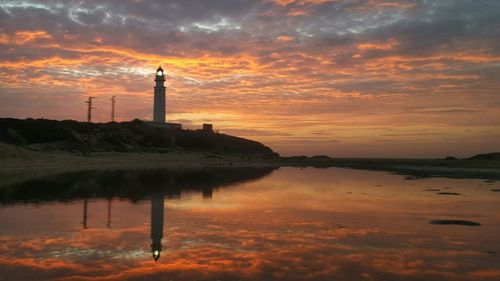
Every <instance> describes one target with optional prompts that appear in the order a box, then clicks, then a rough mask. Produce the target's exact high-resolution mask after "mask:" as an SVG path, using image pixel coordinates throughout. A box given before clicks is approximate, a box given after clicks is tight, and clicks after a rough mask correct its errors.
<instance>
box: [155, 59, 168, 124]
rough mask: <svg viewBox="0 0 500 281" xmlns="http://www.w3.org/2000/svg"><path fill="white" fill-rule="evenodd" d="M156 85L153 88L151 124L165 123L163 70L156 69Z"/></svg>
mask: <svg viewBox="0 0 500 281" xmlns="http://www.w3.org/2000/svg"><path fill="white" fill-rule="evenodd" d="M155 82H156V85H155V87H154V91H155V95H154V110H153V122H154V123H165V106H166V102H165V90H166V88H165V75H164V73H163V68H161V66H160V67H158V69H157V70H156V77H155Z"/></svg>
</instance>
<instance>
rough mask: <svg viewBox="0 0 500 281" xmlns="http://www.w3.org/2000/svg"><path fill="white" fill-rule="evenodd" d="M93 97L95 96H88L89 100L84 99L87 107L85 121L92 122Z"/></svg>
mask: <svg viewBox="0 0 500 281" xmlns="http://www.w3.org/2000/svg"><path fill="white" fill-rule="evenodd" d="M93 99H95V97H89V100H88V101H86V102H85V103H86V104H88V108H87V122H89V123H90V122H92V109H94V107H92V100H93Z"/></svg>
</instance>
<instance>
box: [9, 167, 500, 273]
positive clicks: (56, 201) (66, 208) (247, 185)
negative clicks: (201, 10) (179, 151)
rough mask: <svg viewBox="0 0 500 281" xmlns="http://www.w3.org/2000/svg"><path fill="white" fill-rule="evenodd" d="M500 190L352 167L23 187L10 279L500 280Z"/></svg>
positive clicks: (14, 207) (126, 177)
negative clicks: (405, 176)
mask: <svg viewBox="0 0 500 281" xmlns="http://www.w3.org/2000/svg"><path fill="white" fill-rule="evenodd" d="M499 187H500V184H499V183H486V182H484V181H481V180H467V179H463V180H458V179H443V178H436V179H421V180H405V178H404V177H403V176H400V175H392V174H389V173H384V172H373V171H363V170H352V169H340V168H329V169H313V168H306V169H298V168H281V169H273V168H253V169H244V168H238V169H222V168H219V169H204V170H202V171H197V170H187V171H186V170H175V171H163V170H154V171H137V170H136V171H109V172H106V171H104V172H102V171H95V172H82V173H70V174H65V175H56V176H50V177H45V178H41V179H30V180H27V181H13V182H12V183H10V184H8V186H7V187H5V186H4V187H2V188H0V206H1V207H0V280H500V236H499V234H500V204H499V203H500V192H495V191H492V190H496V189H498V188H499ZM155 258H156V259H157V261H155Z"/></svg>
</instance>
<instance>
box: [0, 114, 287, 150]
mask: <svg viewBox="0 0 500 281" xmlns="http://www.w3.org/2000/svg"><path fill="white" fill-rule="evenodd" d="M0 142H4V143H8V144H11V145H15V146H20V147H23V148H26V149H29V150H36V151H58V150H59V151H68V152H73V153H77V154H87V153H90V152H113V151H114V152H168V151H175V150H189V151H208V152H214V153H224V154H236V155H248V156H250V155H258V156H264V157H278V156H279V155H278V154H277V153H275V152H274V151H272V150H271V149H270V148H269V147H267V146H265V145H263V144H261V143H259V142H256V141H253V140H248V139H244V138H239V137H234V136H230V135H225V134H218V133H209V132H204V131H194V130H180V129H169V128H163V127H158V126H152V125H150V124H148V123H145V122H143V121H140V120H134V121H131V122H121V123H116V122H113V123H86V122H78V121H73V120H65V121H56V120H47V119H31V118H30V119H25V120H21V119H13V118H0Z"/></svg>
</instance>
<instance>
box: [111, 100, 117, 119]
mask: <svg viewBox="0 0 500 281" xmlns="http://www.w3.org/2000/svg"><path fill="white" fill-rule="evenodd" d="M115 97H116V96H113V97H112V98H111V122H115V103H116V101H115Z"/></svg>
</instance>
